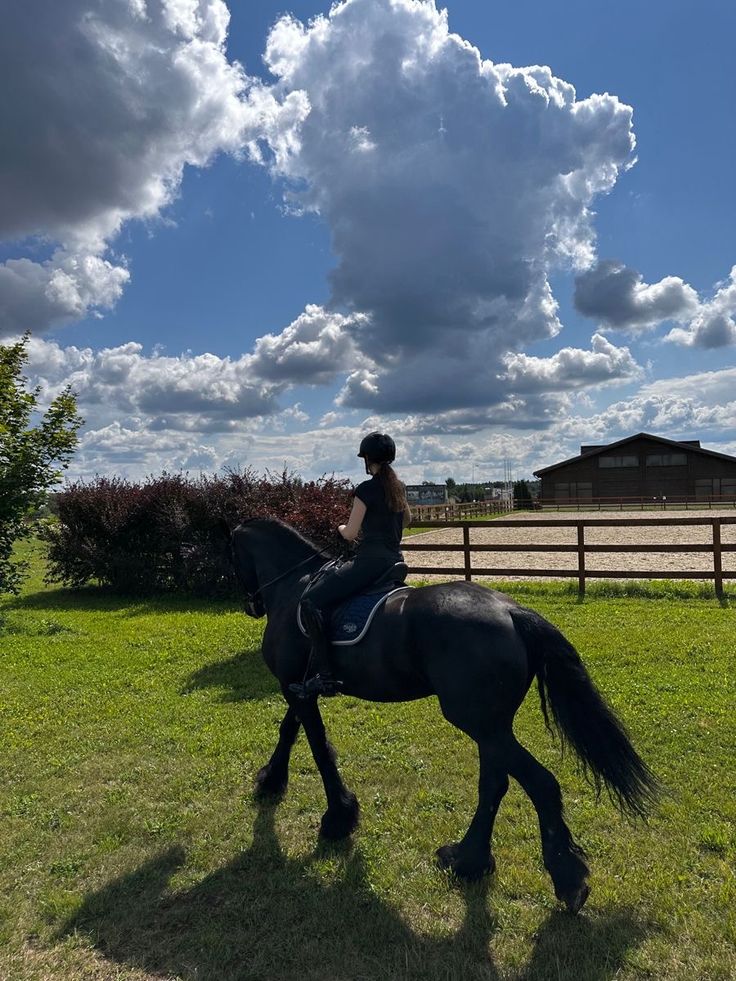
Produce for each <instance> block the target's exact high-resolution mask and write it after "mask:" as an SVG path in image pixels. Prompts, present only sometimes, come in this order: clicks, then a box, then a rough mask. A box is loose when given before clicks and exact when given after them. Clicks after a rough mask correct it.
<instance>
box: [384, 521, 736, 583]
mask: <svg viewBox="0 0 736 981" xmlns="http://www.w3.org/2000/svg"><path fill="white" fill-rule="evenodd" d="M732 524H736V516H734V517H730V516H727V517H722V516H721V517H700V518H636V519H631V518H630V519H626V518H585V519H581V518H530V519H528V520H521V521H520V520H518V519H516V520H514V519H504V518H501V519H497V520H494V521H472V522H468V521H461V520H447V521H441V520H422V521H420V520H419V519H415V520H414V521H412V525H421V526H422V527H423V528H428V529H435V528H461V529H462V532H463V541H462V544H455V543H453V544H449V543H448V544H444V543H437V544H427V543H425V542H413V541H411V540H409V541H406V542H402V545H401V548H402V550H403V551H404V552H455V553H458V552H461V553H462V554H463V565H462V566H410V568H409V572H410V573H411V574H412V575H421V574H423V573H426V574H429V575H451V576H464V578H465V579H466V580H467V581H468V582H470V581H471V579H472V578H473V576H493V577H504V576H531V577H534V578H536V577H556V578H557V577H559V578H567V579H570V578H577V580H578V592H579V593H580V595H581V596H582V595H584V593H585V583H586V580H587V579H712V580H713V584H714V587H715V592H716V596H718V598H719V599H721V598H722V597H723V581H724V579H736V571H735V572H733V573H731V572H728V571H727V572H725V573H724V571H723V553H724V552H736V543H731V542H722V541H721V528H722V526H723V525H732ZM693 525H695V526H704V527H710V529H711V540H710V541H709V542H701V543H697V544H690V543H683V544H664V543H662V544H652V545H639V544H627V543H625V542H623V543H621V544H618V543H616V544H594V543H589V542H586V540H585V531H586V529H587V528H616V527H618V528H642V527H673V526H679V527H692V526H693ZM476 528H524V529H528V528H575V529H576V531H577V542H576V543H569V544H557V543H553V544H550V543H539V544H530V543H521V544H515V543H513V542H503V543H495V542H491V543H488V544H479V543H476V542H471V540H470V533H471V530H473V529H476ZM474 552H525V553H530V552H558V553H575V554H577V558H578V561H577V568H575V569H530V568H528V567H526V568H523V569H516V568H511V569H504V568H474V567H473V566H472V564H471V555H472V554H473V553H474ZM617 552H625V553H632V554H646V553H655V552H659V553H676V552H683V553H693V552H700V553H703V552H705V553H709V554H711V555H712V556H713V568H712V570H706V569H699V570H691V571H683V570H676V571H672V570H668V571H666V572H661V571H653V570H651V569H643V570H632V569H624V570H616V569H588V568H587V566H586V561H585V560H586V557H587V556H588V555H594V554H596V553H598V554H600V553H609V554H610V553H617Z"/></svg>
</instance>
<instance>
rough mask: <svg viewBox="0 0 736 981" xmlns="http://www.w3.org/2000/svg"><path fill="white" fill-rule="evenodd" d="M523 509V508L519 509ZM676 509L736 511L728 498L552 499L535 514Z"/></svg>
mask: <svg viewBox="0 0 736 981" xmlns="http://www.w3.org/2000/svg"><path fill="white" fill-rule="evenodd" d="M517 506H518V507H521V506H522V505H517ZM667 508H674V509H676V510H677V511H681V510H683V509H684V510H685V511H689V510H690V509H691V508H692V509H693V510H694V511H701V510H706V509H707V510H709V511H712V510H713V508H734V509H736V497H734V496H733V494H728V495H721V496H716V495H710V496H708V497H686V496H683V495H677V496H671V497H581V498H576V499H574V500H573V499H567V500H558V499H556V498H553V497H540V498H537V499H536V500H535V501H534V502H533V504H532V507H531V509H532V510H535V511H536V510H539V511H666V510H667Z"/></svg>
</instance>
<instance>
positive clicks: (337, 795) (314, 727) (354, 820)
mask: <svg viewBox="0 0 736 981" xmlns="http://www.w3.org/2000/svg"><path fill="white" fill-rule="evenodd" d="M298 711H299V717H300V719H301V721H302V725H303V726H304V731H305V732H306V734H307V739H308V740H309V747H310V749H311V750H312V756H313V757H314V762H315V763H316V764H317V769H318V770H319V772H320V776H321V777H322V783H323V784H324V788H325V794H326V796H327V810H326V811H325V813H324V814H323V815H322V823H321V825H320V834H321V835H322V836H323V837H324V838H330V839H335V840H336V839H338V838H347V836H348V835H349V834H351V832H353V831H354V830H355V828H356V827H357V824H358V818H359V815H360V808H359V806H358V798H357V797H356V796H355V794H354V793H353V792H352V790H348V788H347V787H346V786H345V784H344V783H343V780H342V777H341V776H340V771H339V770H338V769H337V762H336V761H337V754H336V753H335V750H334V749H333V747H332V745H331V744H330V742H329V740H328V739H327V733H326V732H325V726H324V723H323V721H322V715H321V713H320V710H319V706H318V704H317V699H316V698H312V699H308V700H306V701H302V702H299V708H298Z"/></svg>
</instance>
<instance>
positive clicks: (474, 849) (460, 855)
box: [437, 741, 509, 879]
mask: <svg viewBox="0 0 736 981" xmlns="http://www.w3.org/2000/svg"><path fill="white" fill-rule="evenodd" d="M478 753H479V756H480V775H479V777H478V807H477V808H476V811H475V814H474V815H473V820H472V821H471V822H470V827H469V828H468V830H467V832H466V834H465V837H464V838H463V840H462V841H460V842H456V843H453V844H449V845H443V846H442V848H439V849H437V858H438V859H439V864H440V866H441V867H442V868H444V869H449V870H450V871H452V872H454V873H455V875H457V876H459V877H460V878H461V879H479V878H480V877H481V876H483V875H485V874H486V873H489V872H493V871H494V869H495V867H496V862H495V859H494V858H493V855H492V853H491V835H492V834H493V822H494V821H495V820H496V814H497V813H498V808H499V806H500V804H501V801H502V800H503V796H504V794H505V793H506V791H507V790H508V786H509V779H508V776H507V763H506V758H505V754H504V753H503V752H502V751H501V750H500V749H499V748H498V746H497V745H494V744H493V743H491V742H486V741H483V742H480V743H478Z"/></svg>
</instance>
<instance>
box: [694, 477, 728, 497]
mask: <svg viewBox="0 0 736 981" xmlns="http://www.w3.org/2000/svg"><path fill="white" fill-rule="evenodd" d="M695 497H696V498H697V499H698V500H700V501H707V500H708V499H709V498H711V497H712V498H718V497H725V498H728V499H729V500H731V499H733V498H735V497H736V477H701V478H699V479H698V480H696V481H695Z"/></svg>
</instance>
